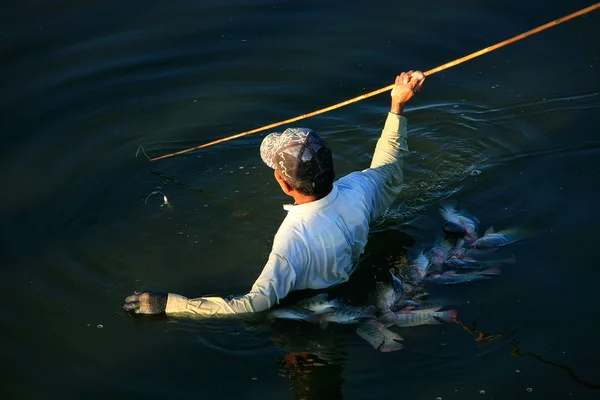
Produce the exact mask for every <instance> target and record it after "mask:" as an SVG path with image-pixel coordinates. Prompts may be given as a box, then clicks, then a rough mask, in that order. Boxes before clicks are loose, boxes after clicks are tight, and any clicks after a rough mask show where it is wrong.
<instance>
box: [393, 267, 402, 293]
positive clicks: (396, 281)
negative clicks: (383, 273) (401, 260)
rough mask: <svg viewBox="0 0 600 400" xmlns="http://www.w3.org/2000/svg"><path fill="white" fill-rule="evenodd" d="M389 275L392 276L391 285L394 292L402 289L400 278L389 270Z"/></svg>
mask: <svg viewBox="0 0 600 400" xmlns="http://www.w3.org/2000/svg"><path fill="white" fill-rule="evenodd" d="M390 275H391V276H392V287H393V288H394V291H396V292H402V291H404V287H403V285H402V280H400V278H398V277H397V276H396V275H394V274H393V273H392V271H390Z"/></svg>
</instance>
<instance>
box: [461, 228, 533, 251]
mask: <svg viewBox="0 0 600 400" xmlns="http://www.w3.org/2000/svg"><path fill="white" fill-rule="evenodd" d="M521 238H522V237H521V234H520V233H519V232H518V231H516V230H505V231H499V232H494V228H493V227H491V228H489V229H488V230H487V231H485V234H484V235H483V236H482V237H480V238H479V239H477V240H476V241H474V242H473V243H472V244H471V248H473V249H489V248H494V247H500V246H506V245H507V244H511V243H514V242H517V241H519V240H521Z"/></svg>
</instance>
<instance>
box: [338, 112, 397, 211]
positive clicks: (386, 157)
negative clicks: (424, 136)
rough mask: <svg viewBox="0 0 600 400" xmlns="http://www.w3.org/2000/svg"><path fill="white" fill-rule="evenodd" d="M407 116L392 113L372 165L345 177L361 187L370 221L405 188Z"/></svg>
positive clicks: (358, 187) (359, 188) (352, 184)
mask: <svg viewBox="0 0 600 400" xmlns="http://www.w3.org/2000/svg"><path fill="white" fill-rule="evenodd" d="M407 124H408V120H407V119H406V117H404V116H401V115H398V114H393V113H389V114H388V116H387V119H386V121H385V125H384V128H383V131H382V132H381V137H380V138H379V140H378V141H377V146H376V148H375V153H374V154H373V160H372V161H371V167H370V168H368V169H366V170H364V171H361V172H355V173H352V174H350V175H348V176H347V177H345V178H342V179H341V180H340V181H342V180H346V178H347V182H346V183H347V184H349V185H351V186H352V187H353V188H356V189H358V190H360V192H361V194H362V195H363V196H364V199H365V202H366V203H367V206H368V208H369V211H370V216H371V221H373V220H374V219H376V218H378V217H379V216H381V215H382V214H383V213H384V211H385V210H386V209H387V208H388V207H389V206H390V205H391V204H392V203H393V202H394V200H396V198H397V197H398V194H399V193H400V191H401V190H402V183H403V179H404V175H403V173H402V168H403V167H404V156H405V155H406V154H408V144H407V143H406V138H407V133H406V129H407Z"/></svg>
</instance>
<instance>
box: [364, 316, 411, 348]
mask: <svg viewBox="0 0 600 400" xmlns="http://www.w3.org/2000/svg"><path fill="white" fill-rule="evenodd" d="M356 333H357V334H358V336H360V337H361V338H363V339H365V340H366V341H367V342H369V343H370V344H371V346H373V347H375V348H376V349H377V350H379V351H381V352H382V353H388V352H391V351H396V350H401V349H403V348H404V346H403V345H402V343H400V342H401V341H402V340H404V339H402V336H400V335H398V334H397V333H394V332H392V331H390V330H389V329H387V328H386V327H385V325H383V324H382V323H380V322H378V321H377V320H375V319H370V320H368V321H365V322H364V323H363V324H361V326H359V327H358V328H357V329H356Z"/></svg>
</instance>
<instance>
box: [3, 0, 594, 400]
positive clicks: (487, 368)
mask: <svg viewBox="0 0 600 400" xmlns="http://www.w3.org/2000/svg"><path fill="white" fill-rule="evenodd" d="M589 4H590V3H589V2H587V1H581V0H577V1H570V2H562V3H547V4H546V3H545V4H544V5H543V6H542V5H540V3H539V2H537V1H533V0H521V1H514V0H507V1H504V2H501V3H498V2H492V1H484V2H481V1H470V0H459V1H457V2H452V3H449V2H444V1H440V0H428V1H425V2H417V3H410V2H404V3H398V2H391V1H383V0H375V1H370V2H368V3H365V2H360V1H343V2H342V1H329V2H322V1H321V2H319V1H303V2H299V1H265V0H262V1H259V0H257V1H242V0H238V1H234V0H229V1H214V0H211V1H209V0H205V1H202V2H199V1H195V2H193V1H178V0H176V1H170V2H166V3H165V2H158V1H144V2H117V1H110V0H109V1H104V2H91V3H90V2H74V1H56V2H43V1H36V0H31V1H23V2H19V3H17V2H10V3H7V4H4V5H3V6H2V13H1V15H2V16H1V17H0V19H1V24H0V26H2V32H1V33H2V35H1V36H0V46H1V49H2V53H3V55H4V57H3V63H2V66H1V67H0V68H1V69H0V72H1V73H0V83H1V84H2V88H3V90H2V95H1V96H0V108H1V110H2V132H3V135H2V146H1V147H0V152H1V158H0V160H1V161H0V165H1V169H0V171H1V174H2V175H1V179H2V183H3V188H4V190H3V191H2V193H3V196H2V202H1V203H0V204H1V206H0V215H1V217H2V226H3V240H2V245H1V249H2V253H1V261H2V279H1V280H0V282H1V286H0V288H1V292H0V293H1V294H2V306H0V316H1V320H2V326H3V329H2V336H1V342H0V346H1V351H2V356H3V357H2V359H3V360H5V364H6V365H8V366H9V369H8V371H9V372H8V374H6V373H5V378H6V382H7V384H5V385H4V392H6V393H7V395H8V396H9V397H11V398H44V397H57V396H61V397H82V396H91V397H103V396H105V395H112V396H116V397H119V398H121V397H125V396H134V397H183V396H190V395H191V396H203V397H204V396H209V397H218V398H239V397H242V396H243V397H244V398H260V399H264V398H277V399H285V398H342V397H343V398H348V399H363V398H382V397H384V396H385V397H388V396H401V397H405V398H409V399H421V398H422V399H435V398H437V397H441V398H443V399H469V398H484V397H487V398H497V399H500V398H578V399H587V398H596V397H597V396H598V388H599V385H600V376H599V374H598V372H599V369H598V363H597V360H598V358H599V356H600V352H599V351H598V350H597V348H598V347H597V345H596V340H595V339H596V334H597V332H598V321H597V318H596V314H597V312H596V309H595V304H596V300H597V299H598V295H597V294H596V293H598V292H597V290H595V289H596V287H595V286H596V282H598V281H599V280H600V272H599V269H598V268H597V262H596V261H595V259H596V254H597V248H596V242H597V239H596V236H597V231H596V229H595V228H596V227H597V226H598V224H599V223H600V214H599V213H598V212H597V203H598V200H597V199H598V195H599V192H600V161H599V160H600V139H598V136H597V134H598V130H599V129H598V128H599V120H598V111H599V109H600V79H599V78H598V69H599V68H600V51H599V50H600V48H599V47H598V43H597V38H598V37H599V34H600V30H599V28H598V26H600V14H598V13H596V14H590V15H588V16H586V17H584V18H579V19H577V20H574V21H570V22H568V23H565V24H563V25H560V26H558V27H555V28H552V29H551V30H548V31H546V32H544V33H541V34H539V35H537V36H534V37H531V38H528V39H526V40H524V41H521V42H518V43H516V44H513V45H511V46H509V47H506V48H504V49H501V50H498V51H496V52H494V53H491V54H487V55H485V56H483V57H480V58H477V59H475V60H472V61H470V62H468V63H466V64H463V65H461V66H458V67H455V68H452V69H450V70H447V71H444V72H441V73H439V74H436V75H434V76H431V77H429V78H428V79H427V82H426V83H425V86H424V89H423V92H422V93H420V94H419V95H418V96H417V97H416V98H415V99H414V100H413V101H412V102H411V104H410V107H409V108H408V109H407V112H406V115H407V117H408V119H409V147H410V150H411V155H410V157H409V158H408V159H407V161H406V163H405V165H406V167H405V169H406V171H405V176H406V187H405V189H404V190H403V192H402V194H401V196H400V197H399V199H398V202H397V203H396V204H395V205H394V206H393V207H392V208H391V209H390V210H389V211H388V213H387V215H386V218H385V219H384V220H383V221H381V222H380V223H379V224H378V225H377V226H376V227H375V229H374V230H373V234H372V237H371V240H370V243H369V249H370V253H371V254H372V255H371V256H370V257H371V258H370V259H368V260H366V261H365V263H364V264H365V267H368V268H370V267H371V265H375V266H376V267H378V266H381V267H384V266H385V265H386V263H387V262H388V261H386V260H387V259H388V258H389V257H396V256H399V255H401V254H404V253H405V252H406V251H408V252H409V253H411V252H413V251H417V250H418V249H419V248H420V246H423V245H427V244H429V243H431V242H432V241H433V240H434V239H435V238H436V237H437V235H438V234H439V233H440V227H441V219H440V217H439V214H438V211H437V209H438V205H439V202H440V201H441V200H442V199H451V200H454V201H457V202H458V204H459V205H460V206H461V207H464V208H466V209H468V210H469V211H471V212H472V213H473V214H475V215H477V216H478V217H479V218H480V220H481V225H482V227H483V228H484V229H485V228H486V227H488V226H492V225H493V226H494V227H496V228H498V229H501V228H507V227H513V226H521V227H527V228H528V229H530V230H531V231H533V232H535V234H534V235H533V236H532V237H531V238H530V239H528V240H527V241H525V242H522V243H519V244H517V245H515V246H513V248H512V249H511V252H512V253H513V254H514V255H515V256H516V258H517V261H518V262H517V264H516V265H514V266H511V267H510V268H507V269H505V270H504V272H503V274H502V275H501V276H500V277H498V278H497V279H493V280H490V281H486V282H479V283H475V284H473V285H465V286H457V287H452V288H443V289H439V291H438V292H437V293H436V295H439V296H443V297H446V298H450V299H452V300H453V301H454V302H455V303H456V304H457V306H456V308H457V310H458V312H459V318H460V320H461V322H462V323H463V324H464V326H465V328H468V330H471V331H472V333H469V332H468V330H467V329H463V328H461V327H460V326H459V325H455V324H452V325H443V326H434V327H421V328H414V329H405V330H402V331H401V334H402V336H404V338H405V341H406V345H407V348H406V349H405V350H403V351H400V352H395V353H392V354H380V353H378V352H376V351H375V350H374V349H373V348H371V347H370V346H369V345H368V344H367V343H366V342H364V341H362V340H361V339H360V338H359V337H358V336H357V335H356V334H355V333H354V327H343V326H330V327H329V328H328V329H327V330H321V329H319V328H317V327H309V326H302V325H299V324H275V326H263V325H260V324H253V323H248V322H241V321H216V320H208V321H206V320H205V321H198V320H190V319H180V320H178V319H173V318H166V317H156V318H132V317H131V316H129V315H127V314H126V313H125V312H124V311H122V309H121V305H122V301H123V299H124V297H125V296H127V295H129V294H130V293H131V292H132V291H134V290H141V289H155V290H164V291H171V292H176V293H181V294H184V295H188V296H200V295H204V294H219V295H229V294H240V293H244V292H245V291H246V290H248V289H249V288H250V286H251V285H252V283H253V282H254V279H255V278H256V277H257V276H258V274H259V273H260V271H261V269H262V267H263V265H264V262H265V261H266V259H267V255H268V252H269V250H270V246H271V243H272V238H273V235H274V233H275V232H276V230H277V228H278V227H279V224H280V222H281V220H282V219H283V218H284V216H285V211H284V210H283V209H282V208H281V204H282V203H285V202H287V199H286V198H285V196H284V195H283V194H282V193H281V192H280V190H279V189H278V186H277V185H276V184H275V181H274V180H273V178H272V172H271V171H270V170H269V169H268V168H266V167H265V166H264V165H263V164H262V162H261V160H260V156H259V153H258V148H259V144H260V141H261V139H262V137H263V136H264V134H257V135H252V136H248V137H245V138H241V139H238V140H235V141H231V142H228V143H224V144H221V145H218V146H214V147H211V148H207V149H204V150H201V151H197V152H193V153H190V154H188V155H186V156H180V157H174V158H170V159H167V160H163V161H159V162H156V163H152V164H151V163H148V162H147V160H146V159H145V158H144V157H143V156H138V157H137V158H136V157H135V156H136V150H137V149H138V147H139V146H140V145H143V146H144V149H145V151H146V152H147V154H148V155H150V156H159V155H162V154H165V153H169V152H172V151H177V150H181V149H184V148H187V147H191V146H196V145H198V144H201V143H204V142H208V141H211V140H215V139H218V138H221V137H224V136H228V135H231V134H235V133H238V132H241V131H244V130H248V129H251V128H255V127H259V126H262V125H265V124H268V123H271V122H274V121H278V120H281V119H285V118H290V117H293V116H296V115H299V114H304V113H306V112H309V111H312V110H315V109H318V108H321V107H324V106H327V105H330V104H333V103H336V102H339V101H342V100H345V99H347V98H349V97H353V96H356V95H359V94H361V93H364V92H367V91H370V90H374V89H377V88H379V87H382V86H386V85H388V84H390V83H391V82H392V81H393V78H394V76H395V75H396V74H397V73H398V72H400V71H402V70H408V69H422V70H426V69H429V68H433V67H435V66H437V65H440V64H443V63H445V62H447V61H450V60H452V59H455V58H458V57H461V56H463V55H465V54H467V53H470V52H472V51H475V50H478V49H480V48H482V47H485V46H489V45H491V44H494V43H496V42H498V41H501V40H504V39H506V38H508V37H510V36H513V35H516V34H518V33H521V32H523V31H526V30H528V29H531V28H533V27H535V26H538V25H541V24H543V23H546V22H548V21H550V20H552V19H554V18H558V17H561V16H563V15H565V14H568V13H571V12H573V11H576V10H577V9H580V8H583V7H586V6H588V5H589ZM387 107H388V97H387V94H383V95H380V96H378V97H375V98H372V99H369V100H366V101H363V102H360V103H357V104H354V105H351V106H348V107H345V108H342V109H339V110H336V111H333V112H330V113H327V114H324V115H322V116H318V117H315V118H311V119H309V120H306V121H302V123H301V124H300V126H309V127H311V128H313V129H315V130H316V131H317V132H319V133H320V134H321V135H322V136H323V137H324V138H326V140H327V141H328V143H329V144H330V146H331V147H332V149H333V151H334V157H335V163H336V169H337V172H338V174H339V175H340V176H342V175H344V174H347V173H349V172H351V171H354V170H357V169H362V168H365V167H367V166H368V164H369V161H370V157H371V155H372V152H373V149H374V146H375V142H376V140H377V137H378V135H379V132H380V129H381V128H382V124H383V121H384V120H385V113H386V111H387ZM154 191H160V192H162V193H164V194H165V195H167V197H168V198H169V201H170V204H171V207H164V206H163V204H162V196H161V195H152V196H150V197H148V196H149V195H150V194H151V193H152V192H154ZM406 235H408V238H407V236H406ZM412 243H414V245H412V247H409V248H404V247H403V246H407V245H410V244H412ZM369 263H370V264H371V265H367V264H369ZM478 332H482V333H483V336H479V334H478ZM478 338H479V339H480V340H476V339H478ZM481 338H483V339H481ZM294 352H296V353H300V352H305V353H308V354H310V356H309V357H318V358H319V362H320V363H322V364H324V366H319V367H313V368H312V369H311V368H308V369H309V370H311V371H312V372H310V373H307V372H306V370H307V368H306V367H305V368H303V369H301V370H300V371H299V370H298V368H296V367H294V366H292V365H291V361H293V360H292V359H291V358H290V356H289V354H291V353H294ZM516 371H519V372H516ZM527 388H531V389H532V390H533V391H531V392H528V391H527V390H526V389H527ZM482 390H483V391H485V393H484V394H480V391H482ZM482 396H483V397H482Z"/></svg>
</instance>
